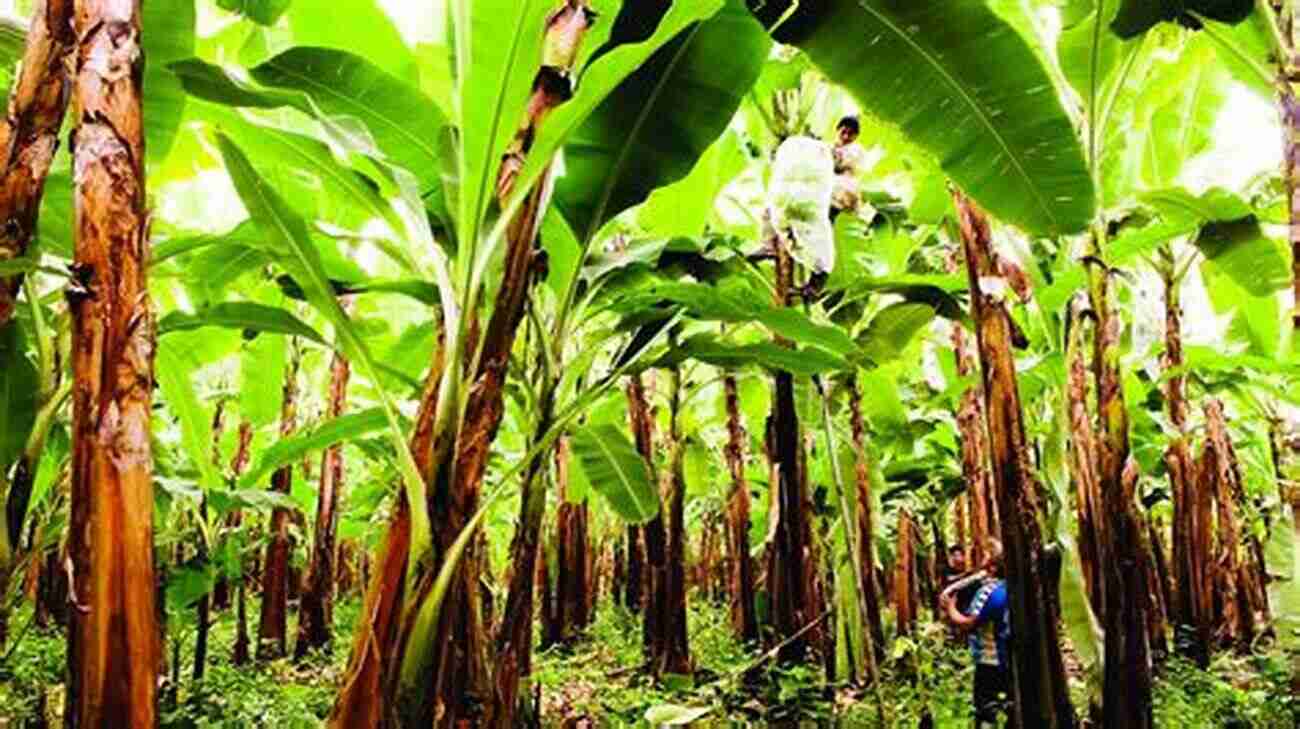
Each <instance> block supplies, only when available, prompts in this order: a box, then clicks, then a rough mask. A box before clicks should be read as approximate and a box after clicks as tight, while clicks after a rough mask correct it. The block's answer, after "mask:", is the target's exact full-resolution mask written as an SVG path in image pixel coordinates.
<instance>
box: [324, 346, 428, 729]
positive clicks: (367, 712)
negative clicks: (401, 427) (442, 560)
mask: <svg viewBox="0 0 1300 729" xmlns="http://www.w3.org/2000/svg"><path fill="white" fill-rule="evenodd" d="M442 341H443V338H442V337H439V342H442ZM443 360H444V348H443V347H442V346H441V345H440V346H439V347H438V349H437V350H436V352H435V354H434V361H433V364H432V365H431V366H430V368H429V374H428V377H427V378H426V379H425V384H424V390H423V393H422V394H421V396H420V409H419V411H418V413H417V414H416V418H415V430H414V432H413V433H412V434H411V443H410V446H411V455H412V457H413V458H414V459H415V464H416V466H417V467H418V468H419V471H420V473H421V474H426V475H427V474H428V473H430V471H432V468H433V463H432V461H433V446H434V443H433V428H434V417H435V415H436V414H437V411H438V383H439V382H440V381H441V379H442V371H443V367H444V366H445V362H444V361H443ZM405 493H406V492H405V491H404V490H399V491H398V494H397V497H396V500H395V502H394V504H393V511H392V514H391V515H390V516H389V519H388V531H387V532H386V534H385V536H384V542H383V545H382V546H381V547H380V549H379V551H378V553H377V555H376V559H375V561H374V568H373V569H372V570H371V574H370V576H369V577H370V579H369V582H368V585H367V587H366V597H365V603H364V610H363V612H362V619H361V620H360V621H359V622H358V623H357V630H356V635H355V636H354V638H353V642H352V652H351V654H350V657H349V658H348V668H347V672H346V673H345V674H344V680H343V686H342V688H340V689H339V693H338V696H337V697H336V698H335V700H334V708H333V709H332V710H331V711H330V716H329V719H328V721H327V726H328V727H329V729H377V728H378V727H379V726H380V724H381V722H382V721H383V719H384V711H385V701H384V699H385V697H384V681H385V677H386V672H387V670H388V667H389V666H390V665H391V663H392V661H393V660H394V658H393V656H394V655H395V654H396V653H397V640H398V628H399V624H400V621H401V615H402V604H403V602H404V600H405V597H406V567H407V560H408V558H409V553H410V545H411V527H412V524H411V507H410V503H409V502H408V501H407V500H406V495H405Z"/></svg>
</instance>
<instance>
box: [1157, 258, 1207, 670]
mask: <svg viewBox="0 0 1300 729" xmlns="http://www.w3.org/2000/svg"><path fill="white" fill-rule="evenodd" d="M1164 258H1165V262H1164V263H1165V265H1164V266H1163V268H1162V270H1161V278H1162V279H1163V281H1164V288H1165V353H1164V356H1163V358H1162V364H1163V365H1164V369H1165V372H1167V373H1169V376H1168V379H1167V381H1166V383H1165V402H1166V404H1167V405H1168V415H1169V422H1170V424H1171V425H1173V426H1174V431H1175V434H1174V439H1173V441H1172V442H1171V443H1170V444H1169V448H1168V449H1167V450H1166V452H1165V464H1166V466H1167V467H1168V470H1169V490H1170V493H1171V494H1173V502H1174V517H1173V538H1172V540H1173V550H1172V551H1173V566H1174V579H1173V582H1174V592H1173V595H1172V599H1171V600H1170V601H1169V610H1168V612H1169V619H1170V620H1171V621H1172V622H1173V624H1174V626H1175V633H1176V636H1175V641H1174V644H1175V648H1176V649H1177V650H1178V651H1179V652H1180V653H1182V654H1183V655H1185V656H1187V657H1188V658H1193V659H1197V660H1200V659H1201V658H1202V657H1204V658H1208V654H1206V653H1205V651H1204V646H1199V645H1196V643H1198V641H1197V640H1196V638H1195V634H1196V632H1198V630H1197V627H1196V626H1197V611H1196V608H1195V600H1196V598H1195V583H1196V579H1195V578H1194V577H1193V576H1194V575H1197V574H1199V573H1201V572H1202V571H1203V570H1204V567H1203V566H1202V565H1199V564H1197V563H1196V560H1195V554H1196V549H1195V546H1194V544H1193V541H1192V540H1193V536H1194V534H1195V528H1194V525H1195V523H1196V516H1195V513H1194V508H1195V504H1196V496H1195V495H1194V494H1193V492H1192V489H1194V488H1195V486H1196V484H1195V480H1194V475H1195V474H1194V470H1195V465H1194V464H1193V462H1192V452H1191V445H1190V444H1189V441H1188V437H1187V413H1188V409H1187V395H1186V377H1185V376H1184V375H1182V374H1181V368H1182V367H1183V365H1184V363H1185V362H1184V357H1183V334H1182V320H1183V309H1182V301H1181V298H1182V297H1181V296H1180V291H1179V285H1178V281H1177V280H1176V278H1175V276H1176V271H1175V268H1176V267H1175V266H1174V265H1173V256H1172V254H1170V253H1169V252H1166V253H1165V256H1164Z"/></svg>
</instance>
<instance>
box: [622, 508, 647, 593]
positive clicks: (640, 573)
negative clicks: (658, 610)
mask: <svg viewBox="0 0 1300 729" xmlns="http://www.w3.org/2000/svg"><path fill="white" fill-rule="evenodd" d="M642 536H643V535H642V531H641V527H639V526H634V525H629V526H628V528H627V536H626V538H625V542H624V545H625V550H626V555H625V558H626V560H627V562H626V565H627V567H626V569H625V570H624V574H623V579H624V583H623V588H624V592H623V595H622V596H621V597H622V600H623V604H624V605H625V606H626V607H627V609H628V610H631V611H632V612H637V611H639V610H640V609H641V599H642V598H641V593H642V589H641V588H642V585H643V584H644V583H645V569H644V565H645V544H644V541H645V540H644V539H643V538H642Z"/></svg>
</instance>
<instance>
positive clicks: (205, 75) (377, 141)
mask: <svg viewBox="0 0 1300 729" xmlns="http://www.w3.org/2000/svg"><path fill="white" fill-rule="evenodd" d="M171 72H172V74H174V75H175V76H176V77H177V78H178V79H179V82H180V83H182V84H184V87H185V89H186V91H188V92H189V93H190V94H192V95H194V96H196V97H198V98H202V99H204V100H207V101H211V102H214V103H218V104H224V105H226V106H234V107H249V108H261V109H271V108H278V107H286V106H288V107H293V108H296V109H298V110H300V111H302V112H304V113H307V114H311V115H314V116H320V117H322V118H324V119H325V120H326V121H329V122H331V125H332V129H333V130H334V131H335V135H334V136H336V137H338V136H345V137H348V138H349V142H350V144H349V146H351V147H353V148H357V149H363V150H366V151H367V153H368V154H370V155H372V156H382V157H383V158H385V159H386V160H388V161H390V162H392V163H393V164H395V165H397V166H399V167H401V168H404V169H406V170H408V171H409V172H410V173H411V174H413V175H415V177H416V179H417V180H419V183H420V187H421V189H423V190H427V189H429V188H432V187H434V186H435V185H436V184H437V182H438V177H439V174H440V173H439V170H440V168H439V163H438V158H439V154H438V148H437V145H438V140H439V139H440V138H441V136H442V130H443V129H444V128H445V127H446V120H445V119H444V118H443V117H442V113H441V112H440V111H439V110H438V108H437V105H436V104H434V103H433V102H432V101H431V100H430V99H429V98H428V97H426V96H424V95H423V94H422V93H420V91H419V90H418V89H417V88H415V87H413V86H411V85H409V84H407V83H405V82H404V81H402V80H401V79H399V78H397V77H394V76H392V75H389V74H388V73H386V72H384V71H383V70H381V69H379V68H378V67H376V66H374V65H373V64H371V63H370V62H369V61H368V60H366V59H364V58H360V57H358V56H355V55H353V54H351V53H348V52H346V51H341V50H336V49H332V48H318V47H310V46H301V47H297V48H290V49H289V50H287V51H285V52H284V53H281V54H279V55H277V56H275V57H274V58H272V59H270V60H268V61H266V62H265V63H263V64H261V65H259V66H257V67H255V68H252V69H250V70H249V74H250V75H251V76H252V78H253V80H255V81H257V82H258V83H259V84H261V87H258V86H254V85H250V84H247V83H245V82H243V81H240V80H238V79H236V78H235V77H234V76H232V75H230V74H229V73H227V72H226V71H225V70H224V69H222V68H221V67H220V66H216V65H213V64H210V63H207V62H205V61H201V60H198V59H186V60H183V61H180V62H177V63H173V64H172V65H171ZM353 120H355V121H359V122H360V123H361V124H362V126H363V129H359V130H358V129H351V128H349V127H348V126H347V125H348V124H352V123H353ZM358 135H360V138H358ZM298 136H299V135H292V134H290V133H287V132H283V133H280V139H279V140H278V141H279V143H280V144H281V145H284V144H288V143H293V144H296V145H297V147H298V149H297V150H292V149H291V150H289V151H290V152H291V153H290V154H289V157H290V158H299V157H303V156H304V155H307V157H308V161H310V162H312V163H313V166H317V167H319V166H320V165H319V164H318V160H320V159H321V158H322V150H320V149H319V147H318V146H316V145H309V144H307V143H306V142H304V141H303V140H302V139H300V138H298ZM269 141H277V140H269ZM241 146H242V145H241ZM324 151H325V152H328V150H324ZM345 182H346V183H347V184H353V183H351V182H348V181H346V180H345Z"/></svg>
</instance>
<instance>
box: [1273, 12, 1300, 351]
mask: <svg viewBox="0 0 1300 729" xmlns="http://www.w3.org/2000/svg"><path fill="white" fill-rule="evenodd" d="M1287 14H1288V10H1287V9H1283V10H1281V11H1280V12H1278V17H1279V19H1280V20H1281V21H1282V24H1283V28H1282V35H1283V37H1284V39H1285V40H1286V42H1287V43H1288V44H1289V45H1290V47H1289V48H1288V49H1287V51H1288V55H1290V56H1292V57H1294V56H1295V46H1294V41H1292V39H1291V30H1292V28H1291V24H1292V19H1291V18H1289V17H1287ZM1280 65H1281V68H1280V73H1279V81H1278V84H1277V88H1278V98H1277V104H1278V111H1279V113H1280V115H1281V117H1282V180H1283V182H1284V183H1285V185H1286V198H1287V206H1288V211H1289V213H1290V215H1289V218H1290V230H1289V233H1288V235H1287V238H1288V239H1289V240H1290V242H1291V255H1292V263H1291V266H1292V268H1291V275H1292V293H1293V295H1294V296H1295V299H1294V301H1295V305H1294V306H1295V308H1294V309H1293V310H1292V315H1291V317H1292V318H1291V321H1292V326H1293V327H1294V328H1296V329H1300V99H1297V97H1296V93H1295V87H1296V84H1297V83H1300V73H1297V71H1296V69H1295V68H1293V66H1294V65H1295V61H1294V60H1292V59H1291V58H1287V59H1282V62H1281V64H1280Z"/></svg>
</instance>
